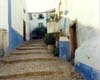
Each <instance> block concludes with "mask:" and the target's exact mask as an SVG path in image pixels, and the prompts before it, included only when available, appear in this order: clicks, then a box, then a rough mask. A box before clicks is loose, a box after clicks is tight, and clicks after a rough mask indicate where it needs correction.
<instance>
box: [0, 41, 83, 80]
mask: <svg viewBox="0 0 100 80" xmlns="http://www.w3.org/2000/svg"><path fill="white" fill-rule="evenodd" d="M0 80H83V79H82V77H81V76H80V75H79V74H78V73H76V72H74V68H73V66H72V65H71V64H70V63H68V62H67V61H64V60H60V59H58V58H57V57H54V56H53V55H52V54H51V53H49V52H48V50H47V48H46V45H45V44H44V42H43V40H33V41H30V42H25V43H24V44H22V45H21V46H19V47H18V48H16V50H15V51H13V52H12V53H11V54H10V55H8V56H6V57H4V58H1V59H0Z"/></svg>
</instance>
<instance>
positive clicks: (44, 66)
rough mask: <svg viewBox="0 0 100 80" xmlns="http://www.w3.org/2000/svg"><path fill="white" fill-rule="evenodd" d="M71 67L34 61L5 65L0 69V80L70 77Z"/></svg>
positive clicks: (62, 63) (55, 62) (59, 63)
mask: <svg viewBox="0 0 100 80" xmlns="http://www.w3.org/2000/svg"><path fill="white" fill-rule="evenodd" d="M70 68H71V66H70V65H69V66H68V65H66V63H65V62H59V61H58V62H57V61H48V62H45V61H36V62H23V63H14V64H6V65H5V66H3V67H1V68H0V79H4V78H12V77H22V76H23V77H24V76H43V75H54V74H57V75H59V74H60V75H66V76H68V75H70V74H69V73H70V72H71V71H70V70H71V69H70Z"/></svg>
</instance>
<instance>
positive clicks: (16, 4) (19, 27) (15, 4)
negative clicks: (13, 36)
mask: <svg viewBox="0 0 100 80" xmlns="http://www.w3.org/2000/svg"><path fill="white" fill-rule="evenodd" d="M23 9H25V10H26V13H24V11H23ZM27 16H28V15H27V8H26V5H25V1H24V0H12V27H13V29H14V30H15V31H17V32H18V33H19V34H20V35H21V36H23V20H24V21H25V22H26V30H27V31H26V33H27V39H28V37H29V34H28V33H29V32H28V23H27V22H28V17H27Z"/></svg>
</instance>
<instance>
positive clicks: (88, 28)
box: [63, 0, 100, 80]
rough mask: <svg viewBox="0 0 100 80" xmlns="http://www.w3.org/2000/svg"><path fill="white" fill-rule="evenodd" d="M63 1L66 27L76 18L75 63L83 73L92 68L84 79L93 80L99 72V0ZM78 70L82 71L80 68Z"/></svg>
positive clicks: (97, 79)
mask: <svg viewBox="0 0 100 80" xmlns="http://www.w3.org/2000/svg"><path fill="white" fill-rule="evenodd" d="M63 3H64V4H66V5H63V7H64V8H65V9H66V10H67V11H68V14H67V16H66V18H67V20H68V21H69V22H68V24H69V25H68V26H67V27H70V24H71V23H72V22H73V21H74V20H77V43H78V49H77V50H76V53H75V64H76V65H77V66H78V67H79V69H84V71H83V75H85V74H86V75H88V74H87V73H88V72H89V70H90V69H92V71H90V73H89V75H90V76H89V77H90V78H89V77H87V79H86V80H94V79H95V78H96V77H97V76H98V75H99V73H100V67H99V66H100V62H99V61H100V58H99V57H98V56H100V24H99V20H100V16H99V15H100V12H99V10H100V9H99V8H100V7H99V4H100V3H99V0H64V2H63ZM66 31H68V30H66ZM81 63H82V64H84V65H85V66H84V65H82V64H81ZM83 67H84V68H83ZM80 72H81V73H82V70H80ZM85 72H86V73H85ZM93 74H94V75H93ZM99 77H100V75H99ZM99 79H100V78H96V79H95V80H99Z"/></svg>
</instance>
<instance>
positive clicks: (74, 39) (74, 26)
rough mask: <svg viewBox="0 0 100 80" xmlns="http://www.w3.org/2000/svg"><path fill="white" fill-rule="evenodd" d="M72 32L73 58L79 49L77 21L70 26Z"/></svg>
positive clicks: (71, 46)
mask: <svg viewBox="0 0 100 80" xmlns="http://www.w3.org/2000/svg"><path fill="white" fill-rule="evenodd" d="M69 32H70V38H69V39H70V48H71V59H74V58H75V51H76V49H77V22H76V21H75V22H74V23H73V24H72V25H71V26H70V28H69Z"/></svg>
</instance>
